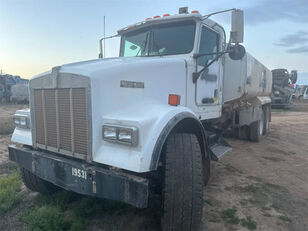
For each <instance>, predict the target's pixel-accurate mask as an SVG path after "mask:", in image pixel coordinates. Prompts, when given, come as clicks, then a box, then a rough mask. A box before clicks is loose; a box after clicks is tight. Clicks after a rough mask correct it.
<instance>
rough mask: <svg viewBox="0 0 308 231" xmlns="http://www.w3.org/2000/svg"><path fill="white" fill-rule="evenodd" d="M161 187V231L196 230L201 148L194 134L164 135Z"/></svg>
mask: <svg viewBox="0 0 308 231" xmlns="http://www.w3.org/2000/svg"><path fill="white" fill-rule="evenodd" d="M166 146H167V149H166V163H165V182H164V190H163V208H164V214H163V218H162V230H163V231H197V230H198V229H199V227H200V224H201V218H202V207H203V199H202V198H203V177H202V157H201V149H200V145H199V142H198V139H197V137H196V136H195V135H194V134H186V133H174V134H171V135H170V136H169V137H168V139H167V145H166Z"/></svg>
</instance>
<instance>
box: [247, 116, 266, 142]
mask: <svg viewBox="0 0 308 231" xmlns="http://www.w3.org/2000/svg"><path fill="white" fill-rule="evenodd" d="M263 128H264V113H262V115H261V119H260V120H257V121H255V122H253V123H252V124H251V125H250V134H249V135H250V140H251V141H254V142H259V141H260V139H261V137H262V135H263Z"/></svg>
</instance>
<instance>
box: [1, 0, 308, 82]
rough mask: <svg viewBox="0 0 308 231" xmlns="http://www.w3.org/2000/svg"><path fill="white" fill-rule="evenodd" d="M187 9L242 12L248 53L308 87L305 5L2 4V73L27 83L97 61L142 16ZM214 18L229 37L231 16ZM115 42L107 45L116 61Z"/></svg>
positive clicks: (181, 0)
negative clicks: (102, 44) (102, 42)
mask: <svg viewBox="0 0 308 231" xmlns="http://www.w3.org/2000/svg"><path fill="white" fill-rule="evenodd" d="M181 6H188V7H189V9H190V10H199V11H200V12H201V13H202V14H207V13H210V12H213V11H217V10H223V9H228V8H240V9H243V10H244V13H245V39H244V40H245V42H244V45H245V47H246V50H247V51H248V52H250V53H251V54H252V55H253V56H255V57H256V58H257V59H258V60H259V61H261V62H262V63H263V64H265V65H266V66H267V67H268V68H270V69H274V68H280V67H284V68H287V69H289V70H291V69H295V70H298V71H299V75H300V77H299V83H305V82H306V83H307V84H308V26H307V25H308V13H307V12H308V0H292V1H290V0H267V1H266V0H238V1H227V0H215V1H204V0H178V1H175V0H169V1H166V0H126V1H123V0H122V1H120V0H100V1H98V0H62V1H60V0H40V1H39V0H0V69H3V70H4V71H5V72H6V73H11V74H18V75H21V76H23V77H26V78H30V77H31V76H33V75H35V74H38V73H40V72H43V71H46V70H48V69H50V68H51V67H53V66H56V65H61V64H64V63H70V62H75V61H80V60H87V59H94V58H97V56H98V40H99V39H100V38H101V37H102V35H103V16H104V15H105V16H106V35H113V34H115V33H116V31H117V29H120V28H122V27H125V26H127V25H130V24H134V23H136V22H138V21H142V20H144V19H145V18H146V17H151V16H154V15H162V14H164V13H170V14H176V13H177V11H178V8H179V7H181ZM212 19H214V20H216V21H217V22H219V23H220V24H222V25H223V26H224V27H225V29H226V32H227V34H228V33H229V30H230V27H229V23H230V13H226V14H223V15H217V16H215V17H213V18H212ZM117 44H118V40H113V41H108V42H107V43H106V45H107V49H106V55H107V57H111V56H117V54H118V45H117Z"/></svg>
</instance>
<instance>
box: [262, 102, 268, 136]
mask: <svg viewBox="0 0 308 231" xmlns="http://www.w3.org/2000/svg"><path fill="white" fill-rule="evenodd" d="M263 113H264V127H263V135H265V134H266V133H267V132H268V130H269V108H268V107H265V108H264V109H263Z"/></svg>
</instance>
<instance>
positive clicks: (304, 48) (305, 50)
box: [287, 44, 308, 54]
mask: <svg viewBox="0 0 308 231" xmlns="http://www.w3.org/2000/svg"><path fill="white" fill-rule="evenodd" d="M287 52H288V53H301V54H306V53H307V54H308V44H307V45H304V46H300V47H296V48H291V49H288V50H287Z"/></svg>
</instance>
